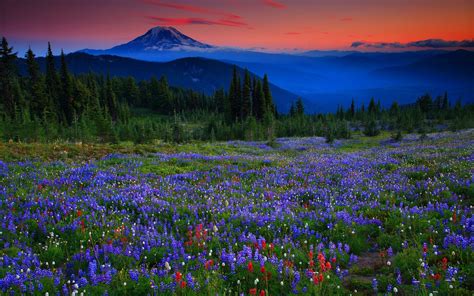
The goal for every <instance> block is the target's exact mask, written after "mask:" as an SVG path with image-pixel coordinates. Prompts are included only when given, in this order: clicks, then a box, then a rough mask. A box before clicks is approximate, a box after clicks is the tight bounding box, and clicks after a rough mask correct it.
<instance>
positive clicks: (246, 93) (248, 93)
mask: <svg viewBox="0 0 474 296" xmlns="http://www.w3.org/2000/svg"><path fill="white" fill-rule="evenodd" d="M241 108H242V109H241V118H242V119H245V118H247V117H248V116H250V115H252V109H251V108H252V86H251V80H250V73H249V71H248V70H247V69H246V70H245V74H244V83H243V86H242V107H241Z"/></svg>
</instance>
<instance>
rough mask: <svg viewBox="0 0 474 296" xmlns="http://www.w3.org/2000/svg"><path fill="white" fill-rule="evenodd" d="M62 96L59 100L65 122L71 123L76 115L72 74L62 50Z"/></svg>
mask: <svg viewBox="0 0 474 296" xmlns="http://www.w3.org/2000/svg"><path fill="white" fill-rule="evenodd" d="M60 76H61V96H60V100H59V104H60V106H61V111H62V113H63V114H64V120H65V121H64V123H66V124H67V125H71V124H72V121H73V117H74V110H73V107H72V105H73V101H74V99H73V96H72V95H73V85H72V80H71V76H70V75H69V71H68V69H67V64H66V57H65V55H64V52H63V51H62V50H61V71H60Z"/></svg>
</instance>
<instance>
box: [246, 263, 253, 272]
mask: <svg viewBox="0 0 474 296" xmlns="http://www.w3.org/2000/svg"><path fill="white" fill-rule="evenodd" d="M247 269H248V271H250V272H253V264H252V261H249V264H247Z"/></svg>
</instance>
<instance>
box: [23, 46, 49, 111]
mask: <svg viewBox="0 0 474 296" xmlns="http://www.w3.org/2000/svg"><path fill="white" fill-rule="evenodd" d="M25 57H26V65H27V68H28V86H29V91H30V97H31V99H30V112H31V115H32V116H33V117H36V118H43V115H44V114H45V112H46V110H47V108H48V107H49V106H48V97H47V94H46V89H45V84H44V81H43V76H42V75H41V72H40V69H39V65H38V63H37V62H36V60H35V54H34V53H33V51H32V50H31V48H30V49H28V51H27V52H26V56H25Z"/></svg>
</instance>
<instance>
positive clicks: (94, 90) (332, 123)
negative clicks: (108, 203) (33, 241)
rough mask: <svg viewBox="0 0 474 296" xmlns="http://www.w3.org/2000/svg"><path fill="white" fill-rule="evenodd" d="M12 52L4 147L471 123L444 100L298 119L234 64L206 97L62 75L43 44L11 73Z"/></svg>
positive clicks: (5, 52) (162, 81)
mask: <svg viewBox="0 0 474 296" xmlns="http://www.w3.org/2000/svg"><path fill="white" fill-rule="evenodd" d="M17 59H18V57H17V53H15V52H14V50H13V48H12V47H10V46H9V44H8V42H7V40H6V39H5V38H2V44H1V48H0V74H1V76H0V95H1V102H0V103H1V104H0V138H1V139H2V140H4V141H9V140H13V141H40V142H48V141H55V140H58V139H62V140H70V141H83V142H117V141H133V142H136V143H142V142H150V141H153V140H157V139H160V140H165V141H175V142H182V141H187V140H206V141H207V140H211V141H212V140H231V139H246V140H268V141H273V139H274V138H275V137H291V136H325V137H326V138H327V140H328V142H331V141H333V140H334V139H336V138H349V137H350V136H351V133H353V132H354V131H357V130H361V131H363V132H364V133H365V134H366V135H368V136H375V135H377V134H378V133H379V132H380V130H383V129H388V130H392V131H396V133H397V135H398V134H399V135H400V136H401V133H402V131H403V132H413V131H420V132H427V131H429V130H430V129H434V128H436V127H437V126H439V125H443V124H447V123H449V126H450V127H451V128H453V129H460V128H466V127H470V126H473V123H472V118H473V116H472V115H473V109H472V105H466V106H462V105H461V103H460V102H457V103H456V104H455V105H454V106H451V103H450V101H449V99H448V96H447V94H445V95H444V96H441V97H437V98H435V99H434V100H433V99H432V98H431V97H430V96H429V95H425V96H422V97H420V98H419V99H418V100H417V101H416V103H414V104H411V105H404V106H399V105H398V104H397V103H396V102H394V103H393V105H392V106H391V107H390V108H389V109H384V108H383V107H382V106H381V104H380V101H378V102H375V100H374V99H372V100H371V101H370V103H369V105H368V106H367V108H366V107H365V106H364V105H361V106H360V107H357V106H356V105H355V102H354V100H353V101H352V104H351V105H350V106H349V107H348V108H347V109H346V110H344V108H343V107H342V106H340V107H338V109H337V112H336V113H328V114H313V115H309V114H306V113H305V110H304V104H303V101H302V99H301V98H300V99H297V100H296V101H295V102H292V103H291V107H290V111H289V114H280V113H279V112H278V110H277V108H276V105H275V103H274V102H273V98H272V94H271V91H270V82H269V79H268V77H267V75H265V76H264V77H263V79H260V78H257V77H252V76H251V74H250V72H249V71H248V70H245V71H244V73H243V77H242V75H240V73H239V71H238V70H237V68H236V67H234V70H233V74H232V79H231V82H230V85H229V88H228V89H227V90H224V89H219V90H217V91H216V92H215V93H214V94H213V95H204V94H202V93H198V92H195V91H192V90H187V89H183V88H177V87H172V86H170V85H169V84H168V81H167V79H166V77H164V76H163V77H161V78H159V79H158V78H155V77H152V78H151V79H149V80H142V81H136V80H135V79H134V78H133V77H110V76H108V75H106V76H104V75H97V74H94V73H87V74H81V75H74V74H72V73H71V72H70V71H69V69H68V65H67V63H66V58H65V55H64V53H63V52H61V56H60V62H59V65H56V64H55V59H54V56H53V53H52V49H51V45H50V44H49V43H48V50H47V55H46V59H45V63H46V67H45V71H44V73H43V72H42V71H40V67H39V65H38V63H37V61H36V58H35V54H34V53H33V51H32V50H31V49H29V50H28V51H27V53H26V55H25V62H26V68H27V74H26V75H23V76H21V75H19V73H18V71H17V69H16V64H17V63H16V61H17Z"/></svg>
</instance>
